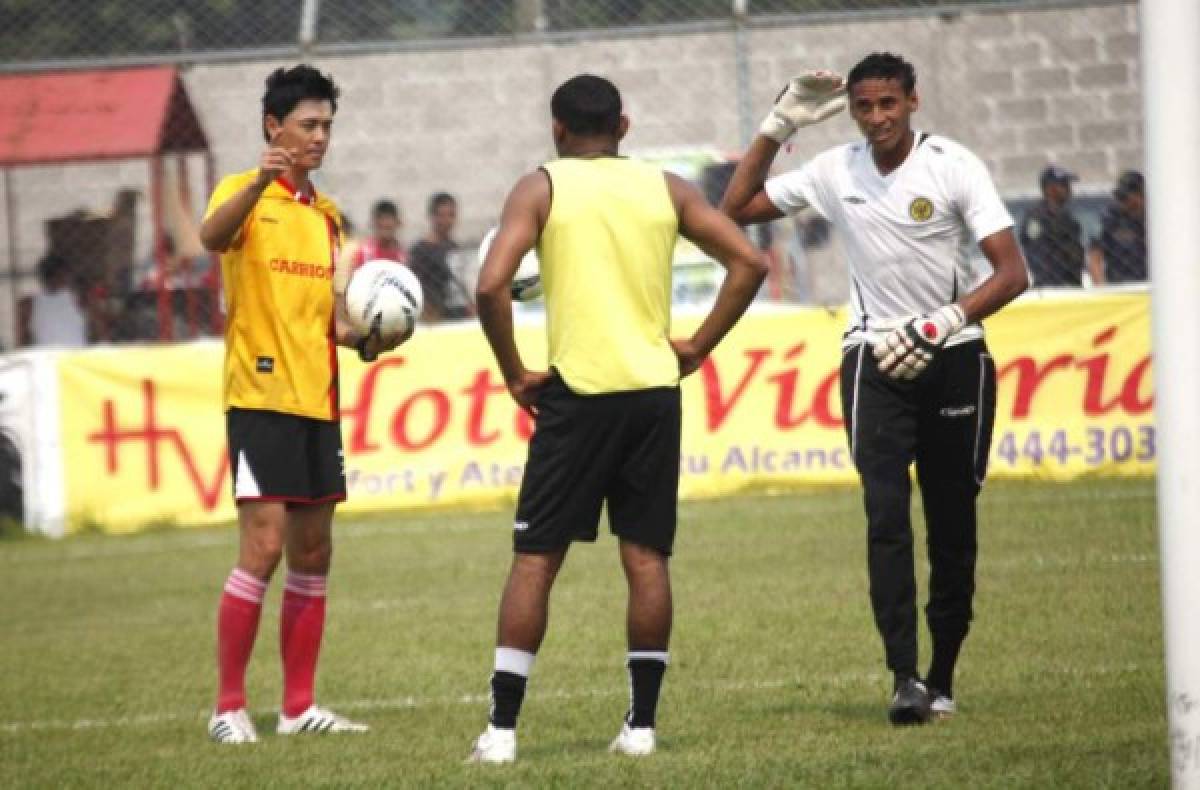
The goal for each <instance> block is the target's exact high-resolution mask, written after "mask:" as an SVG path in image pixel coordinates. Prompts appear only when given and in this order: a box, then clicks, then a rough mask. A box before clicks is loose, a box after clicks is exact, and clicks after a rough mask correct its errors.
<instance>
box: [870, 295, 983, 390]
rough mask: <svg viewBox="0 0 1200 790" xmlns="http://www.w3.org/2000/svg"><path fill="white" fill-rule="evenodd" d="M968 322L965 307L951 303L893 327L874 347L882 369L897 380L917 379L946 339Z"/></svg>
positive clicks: (881, 370)
mask: <svg viewBox="0 0 1200 790" xmlns="http://www.w3.org/2000/svg"><path fill="white" fill-rule="evenodd" d="M966 323H967V317H966V315H965V314H964V313H963V311H962V308H961V307H959V306H958V305H956V304H948V305H946V306H945V307H939V308H938V309H937V310H934V311H933V312H932V313H928V314H927V315H923V316H918V317H917V318H913V319H912V320H910V321H908V322H906V323H905V324H904V326H901V327H899V328H897V329H893V330H892V331H891V332H889V333H888V334H887V335H886V336H885V337H884V338H883V340H881V341H880V342H879V343H877V344H876V346H875V358H876V359H878V360H879V371H880V372H881V373H884V374H886V375H888V376H890V377H892V378H894V379H904V380H912V379H915V378H916V377H917V376H919V375H921V374H922V373H923V372H924V371H925V369H926V368H928V367H929V363H930V362H932V361H933V358H934V356H935V355H936V354H937V352H938V351H939V350H941V348H942V346H944V345H945V344H946V340H947V339H948V338H949V337H950V336H951V335H953V334H954V333H955V332H957V331H958V330H960V329H962V328H963V326H965V325H966Z"/></svg>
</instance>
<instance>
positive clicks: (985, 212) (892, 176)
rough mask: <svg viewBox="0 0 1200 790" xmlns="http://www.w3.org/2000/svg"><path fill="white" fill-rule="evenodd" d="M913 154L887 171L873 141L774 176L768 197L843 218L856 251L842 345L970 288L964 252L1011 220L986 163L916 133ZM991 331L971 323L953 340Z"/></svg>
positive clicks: (783, 206)
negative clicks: (882, 170)
mask: <svg viewBox="0 0 1200 790" xmlns="http://www.w3.org/2000/svg"><path fill="white" fill-rule="evenodd" d="M915 135H916V144H915V145H914V147H913V150H912V151H911V152H909V155H908V158H907V159H905V160H904V162H903V163H902V164H901V165H900V166H899V167H898V168H896V169H895V170H893V171H892V172H891V173H889V174H888V175H886V176H884V175H880V174H879V169H878V168H877V167H876V166H875V160H874V159H873V158H872V157H871V149H870V146H869V145H868V144H867V143H866V141H861V142H857V143H849V144H847V145H842V146H838V147H837V148H831V149H829V150H828V151H825V152H823V153H821V154H819V155H817V156H816V157H814V158H813V159H812V160H811V161H809V162H808V163H806V164H805V165H804V166H803V167H801V168H800V169H799V170H793V171H791V172H789V173H784V174H783V175H781V176H777V177H775V178H772V179H770V180H768V181H767V183H766V192H767V197H769V198H770V199H771V202H772V203H774V204H775V206H776V208H778V209H779V210H780V211H782V212H783V213H785V214H794V213H795V212H797V211H799V210H800V209H802V208H804V207H806V206H811V207H812V208H813V209H815V210H816V211H817V212H818V213H819V214H821V216H823V217H824V218H825V219H827V220H829V222H831V223H832V224H833V225H834V226H836V227H837V229H838V231H839V233H840V234H841V237H842V243H843V244H844V245H845V248H846V254H847V257H848V258H849V271H850V321H851V323H850V330H849V331H848V332H847V333H846V337H845V340H844V343H843V345H845V346H852V345H857V344H859V343H861V342H863V341H864V340H865V341H867V342H870V343H875V342H877V341H878V340H880V339H881V338H882V336H883V334H884V333H885V332H886V331H887V330H890V329H892V328H894V327H896V326H898V325H900V324H902V323H904V322H905V321H907V320H908V319H910V318H912V317H913V316H916V315H922V314H924V313H928V312H929V311H931V310H936V309H937V308H939V307H941V306H942V305H945V304H947V303H949V302H953V301H956V300H957V299H958V298H959V297H961V296H962V295H963V294H964V293H966V292H967V291H968V290H970V287H971V281H970V280H971V274H970V269H969V268H968V266H967V262H966V261H965V260H962V258H963V256H962V255H961V254H960V253H961V250H962V246H963V242H964V241H965V240H966V238H967V236H966V234H967V232H968V231H970V233H971V235H972V236H973V237H974V239H975V241H976V242H979V241H981V240H982V239H985V238H987V237H988V236H990V235H992V234H993V233H995V232H997V231H1000V230H1003V229H1005V228H1010V227H1012V224H1013V221H1012V217H1011V216H1009V213H1008V210H1007V209H1006V208H1005V207H1004V203H1003V202H1002V201H1001V200H1000V196H999V195H998V194H997V193H996V187H995V185H994V184H992V179H991V176H989V175H988V172H987V168H986V167H984V164H983V162H981V161H980V160H979V158H978V157H977V156H975V155H974V154H973V153H971V152H970V151H968V150H967V149H966V148H964V147H963V146H961V145H959V144H958V143H956V142H954V141H952V140H948V139H946V138H945V137H941V136H938V135H927V134H923V133H921V132H915ZM980 337H983V327H982V326H980V325H979V324H970V325H968V326H966V327H964V328H963V329H962V330H960V331H959V332H958V333H957V334H955V335H954V336H953V337H951V338H950V339H949V340H948V341H947V345H957V344H958V343H963V342H966V341H968V340H974V339H976V338H980Z"/></svg>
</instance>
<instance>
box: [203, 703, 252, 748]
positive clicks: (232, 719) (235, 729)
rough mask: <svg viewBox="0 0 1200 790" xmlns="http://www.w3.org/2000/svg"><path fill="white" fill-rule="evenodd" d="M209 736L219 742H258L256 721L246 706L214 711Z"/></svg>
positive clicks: (210, 720)
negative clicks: (248, 713)
mask: <svg viewBox="0 0 1200 790" xmlns="http://www.w3.org/2000/svg"><path fill="white" fill-rule="evenodd" d="M208 737H210V738H212V739H213V740H214V741H216V742H217V743H258V733H256V732H255V731H254V722H252V721H250V717H249V716H248V715H247V714H246V709H245V708H238V709H237V710H227V711H225V712H224V713H215V712H214V713H213V715H212V717H211V718H210V719H209V720H208Z"/></svg>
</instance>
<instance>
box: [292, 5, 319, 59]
mask: <svg viewBox="0 0 1200 790" xmlns="http://www.w3.org/2000/svg"><path fill="white" fill-rule="evenodd" d="M320 6H321V0H304V5H303V6H302V7H301V9H300V30H299V31H298V32H297V34H296V38H297V40H298V42H299V44H300V53H301V55H302V56H303V57H304V58H308V57H310V56H311V55H312V50H313V46H314V45H315V44H316V43H317V15H318V14H319V12H320Z"/></svg>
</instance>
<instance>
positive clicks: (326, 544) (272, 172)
mask: <svg viewBox="0 0 1200 790" xmlns="http://www.w3.org/2000/svg"><path fill="white" fill-rule="evenodd" d="M337 99H338V90H337V87H336V86H335V85H334V84H333V81H332V79H330V78H329V77H328V76H326V75H324V74H321V73H320V72H319V71H317V70H316V69H314V68H312V67H310V66H304V65H301V66H296V67H294V68H292V69H287V70H285V69H278V70H277V71H275V72H274V73H273V74H271V75H270V77H268V78H267V84H266V92H265V94H264V96H263V108H262V124H263V136H264V137H265V139H266V140H267V141H268V146H267V149H266V150H265V151H264V152H263V154H262V156H261V159H260V162H259V166H258V167H257V168H255V169H253V170H248V171H246V172H244V173H238V174H235V175H230V176H226V177H225V178H224V179H222V180H221V182H220V183H219V184H218V185H217V187H216V189H215V190H214V191H213V194H212V197H211V199H210V200H209V204H208V210H207V212H206V214H205V217H204V222H203V224H202V225H201V228H200V237H201V239H202V240H203V242H204V246H205V247H206V248H208V249H209V250H212V251H214V252H220V253H221V275H222V278H223V281H224V284H225V302H226V305H227V310H228V319H227V322H226V328H225V371H224V406H225V413H226V430H227V433H228V441H229V458H230V467H231V469H232V471H233V495H234V499H235V500H236V502H237V510H238V526H239V530H240V546H239V551H238V560H237V566H236V567H235V568H234V570H233V572H232V573H230V575H229V578H228V579H227V580H226V582H225V589H224V592H223V594H222V596H221V602H220V607H219V609H218V614H217V668H218V686H219V688H218V692H217V702H216V707H215V709H214V712H213V715H212V718H211V719H210V720H209V724H208V732H209V736H210V737H211V738H212V739H213V740H215V741H217V742H219V743H252V742H254V741H256V740H257V734H256V733H255V730H254V724H253V723H252V722H251V720H250V717H249V716H248V715H247V713H246V692H245V674H246V665H247V664H248V663H249V661H250V653H251V651H252V649H253V647H254V639H255V635H256V634H257V632H258V621H259V616H260V614H261V612H262V601H263V595H264V593H265V592H266V588H267V584H268V582H269V581H270V579H271V576H272V574H273V573H274V571H275V568H276V566H277V565H278V564H279V560H280V559H281V558H286V562H287V578H286V581H285V584H284V593H283V607H282V612H281V615H280V617H281V627H280V640H281V647H282V657H283V680H284V694H283V705H282V710H281V712H280V715H279V723H278V727H277V731H278V732H279V734H281V735H292V734H295V733H304V732H308V733H319V732H362V731H365V730H366V729H367V728H366V726H364V725H362V724H358V723H355V722H352V721H350V720H348V719H346V718H343V717H341V716H338V715H336V714H334V713H332V712H330V711H328V710H325V709H323V708H319V707H317V705H316V704H315V703H314V701H313V687H314V678H315V674H316V666H317V655H318V653H319V651H320V646H321V636H322V633H323V631H324V626H325V588H326V576H327V575H328V572H329V561H330V556H331V553H332V524H333V511H334V506H335V504H336V503H337V502H340V501H343V500H344V499H345V498H346V479H345V469H344V464H343V457H342V441H341V431H340V428H339V425H338V369H337V350H336V345H338V344H340V345H344V346H350V347H355V348H358V350H359V353H360V355H362V356H363V357H364V358H373V357H374V356H375V355H376V354H378V353H379V352H381V351H384V350H388V349H390V348H394V347H395V346H396V345H398V344H399V343H400V342H402V341H403V340H404V339H406V338H400V337H394V338H387V337H379V336H378V335H377V334H372V335H370V336H368V337H361V336H359V335H357V334H356V333H355V331H354V330H353V329H351V328H350V327H349V325H348V324H347V323H346V322H344V321H342V320H340V319H339V318H338V316H340V315H343V314H344V310H340V309H335V303H337V304H339V305H340V301H339V300H337V299H335V294H334V286H333V276H334V269H335V267H336V261H337V259H338V247H339V244H340V241H341V229H340V214H339V212H338V210H337V206H335V205H334V203H333V201H332V200H330V199H329V198H328V197H326V196H325V195H322V194H319V193H318V192H317V190H316V189H315V188H314V187H313V185H312V182H311V181H310V180H309V173H310V172H312V171H313V170H316V169H317V168H318V167H320V166H321V162H322V160H323V159H324V157H325V153H326V151H327V150H328V148H329V141H330V134H331V131H332V128H333V115H334V113H335V112H336V110H337Z"/></svg>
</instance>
